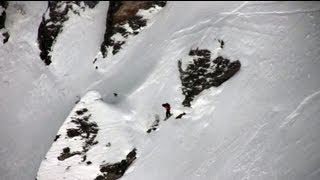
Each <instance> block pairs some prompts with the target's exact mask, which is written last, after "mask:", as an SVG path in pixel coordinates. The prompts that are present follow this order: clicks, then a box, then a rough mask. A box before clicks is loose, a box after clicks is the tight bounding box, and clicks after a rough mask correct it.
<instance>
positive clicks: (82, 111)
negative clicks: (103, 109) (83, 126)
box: [76, 108, 88, 115]
mask: <svg viewBox="0 0 320 180" xmlns="http://www.w3.org/2000/svg"><path fill="white" fill-rule="evenodd" d="M85 112H88V109H87V108H83V109H81V110H77V111H76V113H77V115H82V114H84V113H85Z"/></svg>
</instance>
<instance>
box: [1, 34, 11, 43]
mask: <svg viewBox="0 0 320 180" xmlns="http://www.w3.org/2000/svg"><path fill="white" fill-rule="evenodd" d="M2 35H3V37H4V38H3V44H5V43H7V42H8V40H9V38H10V35H9V33H8V32H4V33H3V34H2Z"/></svg>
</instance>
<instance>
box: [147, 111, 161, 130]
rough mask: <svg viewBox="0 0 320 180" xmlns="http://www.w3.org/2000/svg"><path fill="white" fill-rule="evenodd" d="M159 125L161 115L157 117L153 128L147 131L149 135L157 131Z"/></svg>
mask: <svg viewBox="0 0 320 180" xmlns="http://www.w3.org/2000/svg"><path fill="white" fill-rule="evenodd" d="M159 123H160V117H159V115H155V120H154V122H153V123H152V125H151V127H150V128H149V129H148V130H147V133H151V132H152V131H155V130H157V129H158V126H159Z"/></svg>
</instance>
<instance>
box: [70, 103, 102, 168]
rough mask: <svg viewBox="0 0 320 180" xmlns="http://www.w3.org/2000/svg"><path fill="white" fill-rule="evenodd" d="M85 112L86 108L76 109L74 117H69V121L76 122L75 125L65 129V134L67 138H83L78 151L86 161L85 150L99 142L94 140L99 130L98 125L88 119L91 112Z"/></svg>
mask: <svg viewBox="0 0 320 180" xmlns="http://www.w3.org/2000/svg"><path fill="white" fill-rule="evenodd" d="M87 112H89V110H88V109H87V108H82V109H80V110H77V111H76V113H75V117H71V119H72V120H71V122H72V123H74V124H76V125H77V127H76V128H69V129H67V134H66V135H67V137H68V138H75V137H80V138H81V139H83V141H84V142H83V146H82V151H81V152H80V153H81V154H82V162H85V161H86V158H87V157H86V152H88V151H89V149H90V148H91V147H92V146H94V145H96V144H98V143H99V142H98V141H96V140H95V139H96V137H97V134H98V131H99V128H98V125H97V123H96V122H93V121H90V118H91V114H87ZM86 114H87V115H86ZM75 139H76V138H75Z"/></svg>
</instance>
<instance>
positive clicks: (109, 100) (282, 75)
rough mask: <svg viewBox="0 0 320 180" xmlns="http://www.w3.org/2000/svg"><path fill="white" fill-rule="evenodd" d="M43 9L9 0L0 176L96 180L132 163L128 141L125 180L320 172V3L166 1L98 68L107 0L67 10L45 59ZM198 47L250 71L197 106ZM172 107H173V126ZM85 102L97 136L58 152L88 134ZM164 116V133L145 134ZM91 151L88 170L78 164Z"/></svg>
mask: <svg viewBox="0 0 320 180" xmlns="http://www.w3.org/2000/svg"><path fill="white" fill-rule="evenodd" d="M46 8H47V2H9V6H8V8H7V9H6V13H7V20H6V29H7V30H8V32H9V33H10V39H9V41H8V42H7V43H6V44H2V43H0V78H1V81H0V114H1V116H0V117H1V123H2V124H1V126H0V133H1V134H0V162H1V166H0V179H1V180H29V179H30V180H32V179H35V178H36V177H37V179H38V180H60V179H67V180H76V179H81V180H91V179H95V178H96V177H97V176H98V175H101V174H102V173H101V172H100V167H101V166H100V165H103V164H105V163H115V162H119V161H121V160H123V159H125V158H126V156H127V154H128V153H129V152H130V151H132V149H133V148H136V153H137V155H136V159H135V160H134V161H133V163H132V164H131V165H130V166H129V168H128V169H127V171H126V172H125V173H124V175H123V176H122V177H121V178H120V179H121V180H164V179H166V180H177V179H181V180H189V179H190V180H211V179H212V180H216V179H217V180H231V179H243V180H244V179H250V180H256V179H259V180H260V179H263V180H264V179H266V180H269V179H280V180H286V179H290V180H301V179H307V180H318V179H320V132H319V130H320V119H319V117H320V79H319V78H320V70H319V69H320V3H319V2H271V1H268V2H262V1H261V2H168V3H167V5H166V6H165V7H164V8H163V9H161V10H159V11H158V12H157V13H156V14H155V15H152V16H151V15H150V19H149V20H148V26H146V27H144V28H143V29H142V30H141V32H140V33H139V34H138V35H136V36H133V37H130V38H129V39H128V40H127V42H126V43H125V44H124V45H123V46H122V49H121V50H120V51H119V53H117V54H116V55H114V56H112V57H108V59H107V60H105V61H103V59H102V60H100V61H99V62H98V63H99V69H95V65H93V64H92V61H93V60H94V58H95V57H96V56H97V54H99V50H100V45H101V43H102V41H103V35H104V32H105V24H106V15H107V10H108V2H100V3H99V4H98V5H97V6H96V7H95V8H93V9H87V10H86V11H84V12H83V13H81V14H80V16H78V15H74V14H70V18H69V20H68V21H66V22H65V23H64V28H63V31H62V32H61V33H60V34H59V36H58V38H57V40H56V43H55V44H54V46H53V49H52V64H50V65H49V66H45V65H44V63H43V62H42V61H41V59H40V57H39V53H40V50H39V48H38V45H37V33H38V27H39V24H40V22H41V18H42V15H43V13H44V12H45V11H46ZM21 9H22V10H23V13H22V12H21ZM141 14H145V13H142V12H141ZM217 39H222V40H223V41H224V42H225V46H224V48H220V45H219V43H218V41H217ZM0 40H1V39H0ZM1 42H2V40H1ZM197 47H199V48H201V49H208V50H210V51H211V52H212V57H211V58H212V59H213V58H215V57H217V56H219V55H221V56H223V57H226V58H228V59H230V60H232V61H234V60H239V61H240V62H241V68H240V70H239V72H237V73H236V74H235V75H234V76H233V77H231V78H230V79H229V80H227V81H226V82H224V83H223V84H222V85H220V86H219V87H212V88H210V89H207V90H204V91H203V92H201V93H200V94H199V95H198V96H196V98H195V99H194V100H193V101H192V102H191V108H189V107H184V106H183V105H182V101H183V100H184V96H183V94H182V91H181V81H180V74H179V71H178V65H177V63H178V60H182V63H183V65H184V67H185V65H186V64H187V63H188V62H189V56H188V53H189V51H190V49H191V48H192V49H195V48H197ZM114 93H117V94H118V96H114ZM78 97H82V98H81V100H80V102H78V103H77V104H76V105H75V102H76V100H77V99H78ZM165 102H168V103H170V104H171V107H172V113H173V114H174V116H172V117H171V118H170V119H168V120H167V121H163V119H164V116H165V111H164V108H163V107H161V104H163V103H165ZM82 108H87V109H88V112H86V113H90V114H91V116H90V120H89V121H90V122H91V121H92V122H95V123H96V124H97V126H98V128H99V130H98V132H97V136H96V137H95V140H96V141H98V142H99V143H98V144H94V145H92V146H90V147H89V149H88V150H87V151H86V152H83V153H82V154H81V155H79V154H76V155H74V156H72V157H70V158H67V159H65V160H63V161H61V160H58V159H57V157H58V156H60V154H61V153H62V149H63V148H65V147H70V149H71V151H72V152H74V151H82V146H83V143H84V138H67V137H66V131H67V129H68V128H72V127H75V125H74V124H73V123H72V122H71V121H72V120H73V119H72V117H74V114H75V112H76V111H77V110H79V109H82ZM181 112H186V115H185V116H183V117H182V118H181V119H175V118H174V117H175V116H177V115H178V114H180V113H181ZM86 115H87V114H86ZM157 116H160V124H159V128H158V129H157V130H156V131H153V132H151V133H146V131H147V129H148V128H149V127H150V126H151V124H152V123H153V121H154V120H155V117H157ZM57 134H61V136H60V137H59V138H58V139H57V141H56V142H53V140H54V139H55V136H56V135H57ZM89 137H91V136H89ZM109 142H110V146H106V145H107V144H108V143H109ZM50 147H51V148H50ZM84 154H85V155H86V161H91V163H92V164H89V165H88V164H87V163H86V162H82V160H83V155H84ZM69 166H70V167H69Z"/></svg>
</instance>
